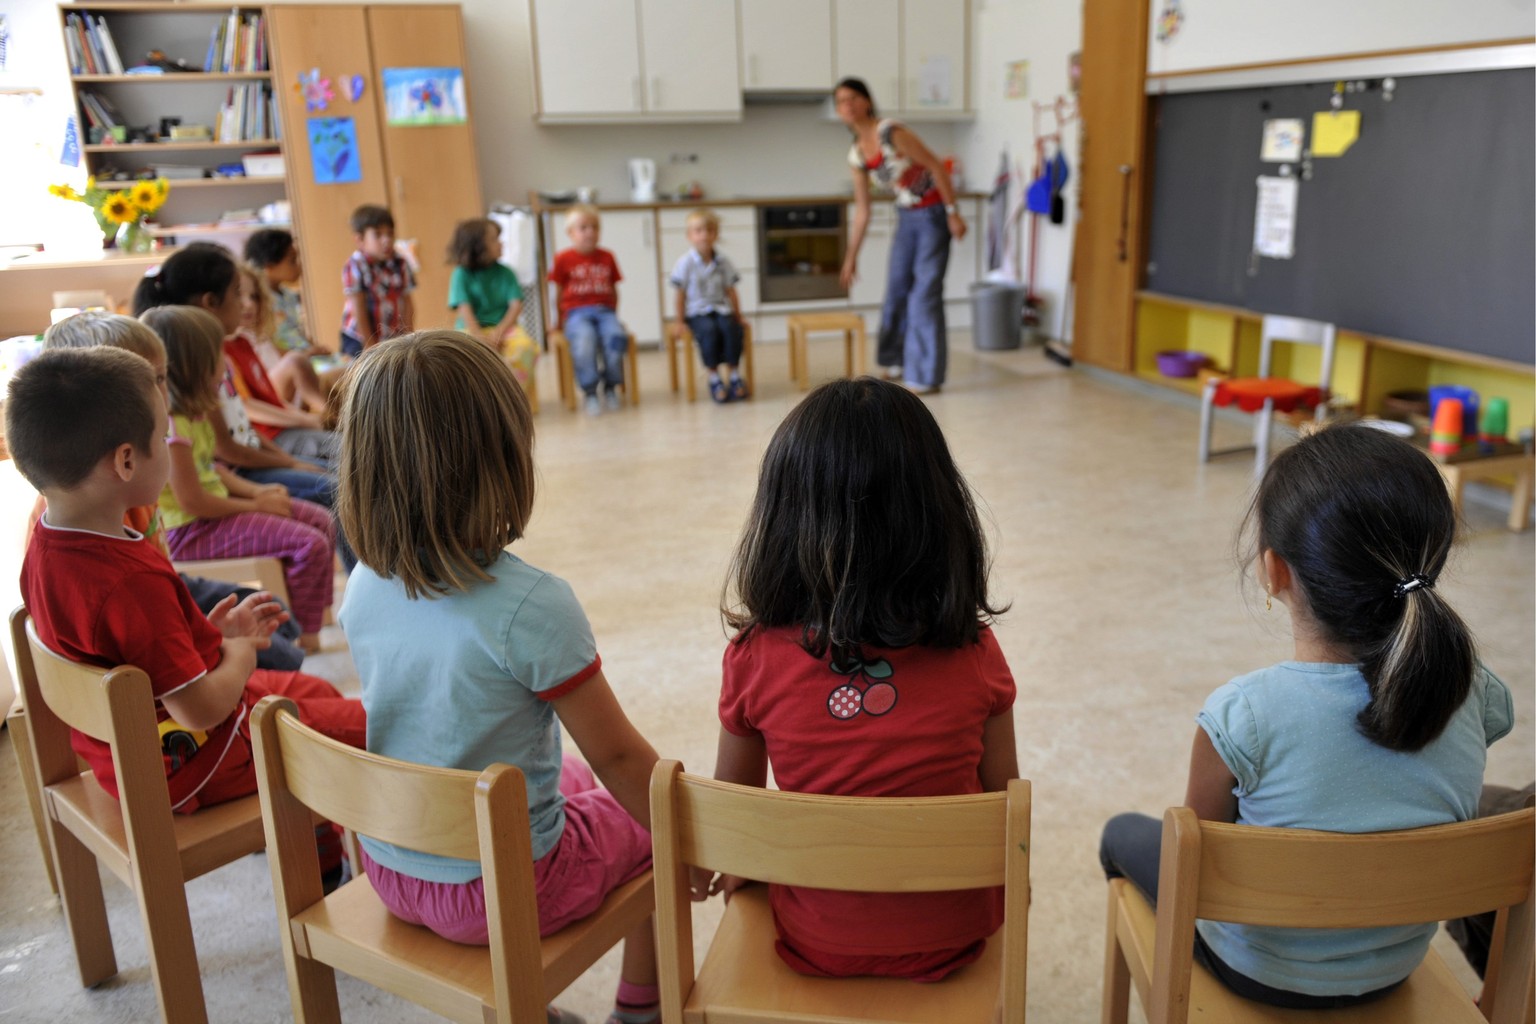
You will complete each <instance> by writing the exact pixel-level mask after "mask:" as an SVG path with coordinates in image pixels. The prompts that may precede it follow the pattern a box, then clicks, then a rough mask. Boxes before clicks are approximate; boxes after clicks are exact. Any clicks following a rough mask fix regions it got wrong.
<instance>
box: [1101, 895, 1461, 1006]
mask: <svg viewBox="0 0 1536 1024" xmlns="http://www.w3.org/2000/svg"><path fill="white" fill-rule="evenodd" d="M1110 885H1111V886H1114V887H1115V889H1116V897H1115V899H1114V902H1115V903H1116V904H1117V905H1118V907H1119V921H1118V926H1117V927H1118V932H1119V935H1120V941H1121V943H1122V945H1123V946H1124V947H1125V948H1126V949H1127V951H1128V952H1130V953H1131V954H1132V955H1131V956H1129V957H1127V959H1128V960H1129V961H1130V962H1131V965H1132V971H1131V980H1132V982H1133V983H1134V984H1135V985H1136V992H1137V994H1138V995H1140V996H1141V998H1142V999H1143V1001H1145V1000H1146V999H1147V996H1148V993H1149V992H1150V991H1151V984H1152V982H1151V978H1150V977H1149V976H1148V973H1147V971H1148V970H1149V969H1150V966H1151V965H1152V963H1153V962H1154V958H1153V955H1152V950H1153V948H1154V947H1155V945H1156V941H1157V910H1156V909H1155V908H1154V907H1153V906H1152V904H1150V903H1148V902H1147V899H1146V897H1145V896H1143V895H1142V894H1141V892H1140V891H1139V890H1138V889H1137V888H1136V887H1135V886H1134V885H1131V884H1130V883H1129V882H1127V881H1126V880H1125V879H1123V878H1117V879H1115V880H1114V881H1113V882H1111V883H1110ZM1189 1019H1190V1020H1192V1021H1200V1024H1253V1022H1255V1021H1262V1022H1263V1024H1382V1022H1385V1021H1391V1022H1392V1024H1453V1022H1455V1021H1475V1022H1482V1021H1483V1018H1482V1016H1481V1015H1480V1014H1479V1013H1478V1012H1477V1005H1476V1004H1475V1003H1474V1002H1473V1001H1472V998H1471V997H1470V996H1469V995H1467V990H1466V989H1465V988H1463V987H1462V984H1461V982H1459V981H1457V980H1456V976H1455V975H1454V974H1452V973H1451V969H1450V968H1449V967H1447V966H1446V964H1445V961H1444V960H1442V959H1441V958H1440V955H1439V954H1438V953H1436V952H1435V951H1434V950H1433V949H1431V950H1430V951H1429V955H1428V956H1427V957H1425V958H1424V962H1423V963H1422V964H1420V965H1419V969H1418V970H1416V971H1414V972H1413V973H1412V974H1411V975H1409V976H1408V980H1407V981H1405V982H1403V983H1402V985H1400V986H1398V987H1397V989H1396V990H1394V991H1393V992H1391V993H1390V994H1388V995H1386V996H1384V997H1382V998H1381V999H1379V1000H1377V1001H1375V1002H1373V1003H1367V1004H1365V1005H1363V1006H1346V1007H1340V1008H1338V1009H1333V1010H1282V1009H1280V1008H1279V1007H1275V1006H1264V1005H1262V1004H1260V1003H1254V1002H1250V1001H1249V1000H1247V999H1244V998H1243V997H1242V996H1239V995H1237V994H1236V993H1234V992H1233V991H1232V990H1231V989H1229V988H1227V986H1225V985H1223V984H1222V983H1221V982H1220V981H1218V980H1217V979H1216V977H1215V976H1214V975H1213V974H1211V972H1210V971H1207V970H1206V969H1205V968H1204V967H1202V966H1201V965H1200V964H1199V963H1198V962H1197V963H1195V964H1194V967H1193V969H1192V970H1191V972H1190V992H1189Z"/></svg>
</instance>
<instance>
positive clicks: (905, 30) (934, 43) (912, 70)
mask: <svg viewBox="0 0 1536 1024" xmlns="http://www.w3.org/2000/svg"><path fill="white" fill-rule="evenodd" d="M967 17H968V5H966V4H957V3H954V2H953V0H902V17H901V30H902V60H903V63H904V67H903V68H902V73H903V76H904V78H905V83H904V84H905V88H904V90H903V92H902V98H901V108H902V109H903V110H906V111H912V112H932V113H940V112H945V111H963V110H969V109H970V94H969V89H968V85H969V82H968V75H967V74H966V69H967V67H968V65H967V62H966V34H967V29H966V19H967Z"/></svg>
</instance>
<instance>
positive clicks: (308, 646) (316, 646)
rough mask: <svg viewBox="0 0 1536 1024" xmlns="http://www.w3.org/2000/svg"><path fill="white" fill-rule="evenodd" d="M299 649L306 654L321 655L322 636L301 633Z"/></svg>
mask: <svg viewBox="0 0 1536 1024" xmlns="http://www.w3.org/2000/svg"><path fill="white" fill-rule="evenodd" d="M299 647H300V649H302V650H303V651H304V653H305V654H319V653H320V634H319V633H301V634H299Z"/></svg>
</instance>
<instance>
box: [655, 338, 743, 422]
mask: <svg viewBox="0 0 1536 1024" xmlns="http://www.w3.org/2000/svg"><path fill="white" fill-rule="evenodd" d="M679 326H680V327H681V330H679V331H677V332H676V333H673V332H672V331H669V330H667V329H666V328H665V327H663V328H662V332H661V337H662V342H661V343H662V344H663V345H665V346H666V349H667V376H668V378H669V379H670V380H671V383H672V390H673V391H674V392H675V391H677V388H678V375H677V363H678V360H679V359H681V360H682V363H683V366H684V368H685V369H687V371H688V401H690V402H692V401H693V400H694V399H696V398H697V397H698V387H697V384H696V383H695V378H696V377H697V376H698V371H697V370H695V369H694V367H695V366H696V365H697V364H696V363H694V361H693V332H692V331H690V330H688V325H687V324H682V325H679ZM741 365H742V369H744V370H745V371H746V373H745V374H744V376H745V377H746V379H747V396H748V397H749V398H750V397H751V396H753V395H755V394H757V370H756V368H755V366H754V365H753V362H752V325H751V324H749V323H747V322H746V321H745V320H743V321H742V322H741Z"/></svg>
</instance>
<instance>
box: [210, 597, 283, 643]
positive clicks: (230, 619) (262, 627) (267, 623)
mask: <svg viewBox="0 0 1536 1024" xmlns="http://www.w3.org/2000/svg"><path fill="white" fill-rule="evenodd" d="M288 619H289V615H288V610H287V609H286V608H284V607H283V606H282V605H281V604H279V603H278V602H277V601H276V600H274V599H273V597H272V595H271V594H269V593H268V592H267V591H265V590H258V591H257V592H256V593H254V594H251V595H250V596H249V597H247V598H246V599H245V600H244V601H241V602H240V603H239V604H238V605H237V604H235V595H234V594H230V595H229V596H228V597H226V598H224V600H222V601H220V602H219V603H218V604H216V605H214V606H213V608H212V610H210V611H209V612H208V621H209V622H211V623H212V624H213V627H214V628H215V629H217V630H218V631H219V632H220V633H223V634H224V635H225V636H226V637H248V638H251V639H253V640H257V641H260V643H261V646H262V648H263V649H265V648H266V647H268V646H270V644H271V640H270V637H271V636H272V634H273V633H274V632H275V631H276V630H277V627H278V626H281V625H282V624H283V623H285V622H287V621H288Z"/></svg>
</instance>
